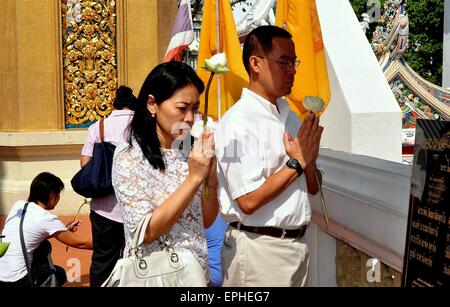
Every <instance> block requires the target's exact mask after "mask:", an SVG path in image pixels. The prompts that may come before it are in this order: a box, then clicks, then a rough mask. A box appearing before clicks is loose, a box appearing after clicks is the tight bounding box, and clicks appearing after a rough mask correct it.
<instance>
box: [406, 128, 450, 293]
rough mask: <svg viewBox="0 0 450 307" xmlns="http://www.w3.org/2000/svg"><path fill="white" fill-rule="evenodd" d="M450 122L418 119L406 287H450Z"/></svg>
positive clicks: (410, 208)
mask: <svg viewBox="0 0 450 307" xmlns="http://www.w3.org/2000/svg"><path fill="white" fill-rule="evenodd" d="M449 190H450V122H443V121H437V120H417V126H416V140H415V145H414V161H413V172H412V177H411V194H410V200H409V213H408V228H407V236H406V248H405V258H404V265H403V286H406V287H450V247H449V242H450V233H449V231H448V230H449V224H450V194H449Z"/></svg>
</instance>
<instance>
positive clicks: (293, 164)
mask: <svg viewBox="0 0 450 307" xmlns="http://www.w3.org/2000/svg"><path fill="white" fill-rule="evenodd" d="M287 165H288V166H289V167H291V168H297V167H298V165H299V163H298V161H297V160H295V159H289V160H288V161H287Z"/></svg>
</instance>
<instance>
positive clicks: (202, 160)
mask: <svg viewBox="0 0 450 307" xmlns="http://www.w3.org/2000/svg"><path fill="white" fill-rule="evenodd" d="M214 161H215V160H214V135H213V133H211V132H204V133H202V134H201V135H200V137H199V138H198V140H197V141H195V142H194V146H193V148H192V151H191V153H190V155H189V158H188V166H189V176H190V177H192V178H193V179H194V180H196V181H198V182H199V183H201V182H202V181H203V180H205V179H206V178H208V176H209V175H210V173H211V164H212V162H214Z"/></svg>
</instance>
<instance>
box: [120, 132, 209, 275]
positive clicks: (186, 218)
mask: <svg viewBox="0 0 450 307" xmlns="http://www.w3.org/2000/svg"><path fill="white" fill-rule="evenodd" d="M162 151H163V158H164V162H165V165H166V170H165V171H164V172H162V171H160V170H157V169H154V168H153V167H152V166H151V164H150V163H149V162H148V160H147V159H146V158H145V157H144V155H143V153H142V150H141V148H140V147H139V145H138V144H137V143H136V141H135V140H133V147H131V148H129V144H128V143H124V144H121V145H119V146H118V147H117V148H116V151H115V154H114V160H113V168H112V183H113V186H114V190H115V192H116V197H117V201H118V203H119V205H120V208H121V210H122V214H123V223H124V230H125V250H124V255H125V256H127V255H128V251H129V249H130V247H131V241H132V238H133V236H134V232H135V231H136V227H137V225H138V224H139V221H140V220H141V219H142V218H143V217H144V216H145V215H146V214H148V213H150V212H152V211H153V210H154V209H155V208H157V207H158V206H159V205H161V203H162V202H163V201H164V200H165V199H166V198H168V197H169V195H170V194H171V193H173V192H174V191H175V190H176V189H177V188H178V187H179V186H180V184H181V183H182V182H183V181H184V180H185V178H186V176H187V175H188V164H187V159H186V157H184V156H183V154H182V153H181V151H179V150H172V149H162ZM167 239H168V240H169V241H170V242H171V244H172V245H173V246H174V248H175V250H190V251H191V252H192V253H193V254H194V255H195V256H196V257H197V259H198V260H199V262H200V264H201V265H202V267H203V270H204V272H205V277H206V280H209V270H208V253H207V247H206V240H205V237H204V226H203V214H202V205H201V190H200V189H199V191H197V193H196V194H195V196H194V198H193V200H192V202H191V203H190V204H189V205H188V207H187V208H186V210H185V211H184V212H183V214H182V216H181V218H180V219H179V220H178V221H177V222H176V224H175V225H174V226H173V228H172V229H171V230H170V232H169V233H168V234H167ZM158 250H161V246H160V244H159V243H158V242H157V241H154V242H152V243H151V244H145V245H144V255H148V254H149V253H151V252H152V251H158Z"/></svg>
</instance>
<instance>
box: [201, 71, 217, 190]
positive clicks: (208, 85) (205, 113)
mask: <svg viewBox="0 0 450 307" xmlns="http://www.w3.org/2000/svg"><path fill="white" fill-rule="evenodd" d="M214 74H215V73H214V72H213V71H212V72H211V74H210V75H209V79H208V83H207V84H206V91H205V107H204V110H203V132H206V128H207V124H208V101H209V87H210V86H211V82H212V79H213V77H214ZM204 186H205V197H206V199H209V189H208V177H207V178H206V179H205V182H204Z"/></svg>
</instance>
